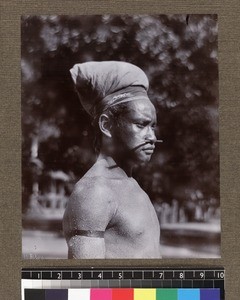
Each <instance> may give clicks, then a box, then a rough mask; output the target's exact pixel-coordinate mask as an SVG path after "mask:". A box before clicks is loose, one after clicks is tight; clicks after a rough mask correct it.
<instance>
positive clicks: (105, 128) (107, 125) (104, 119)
mask: <svg viewBox="0 0 240 300" xmlns="http://www.w3.org/2000/svg"><path fill="white" fill-rule="evenodd" d="M98 124H99V128H100V130H101V132H102V133H103V134H104V135H105V136H107V137H110V138H111V137H112V133H111V128H112V124H111V120H110V118H109V116H108V115H106V114H102V115H101V116H100V117H99V121H98Z"/></svg>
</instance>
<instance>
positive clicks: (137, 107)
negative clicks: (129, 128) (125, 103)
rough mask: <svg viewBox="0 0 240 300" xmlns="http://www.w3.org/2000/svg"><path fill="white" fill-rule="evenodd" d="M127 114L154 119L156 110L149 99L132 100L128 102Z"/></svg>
mask: <svg viewBox="0 0 240 300" xmlns="http://www.w3.org/2000/svg"><path fill="white" fill-rule="evenodd" d="M127 116H129V117H138V118H143V119H149V120H153V119H154V120H155V119H156V110H155V107H154V106H153V104H152V103H151V101H150V100H149V101H146V100H144V101H141V100H140V101H133V102H131V103H129V109H128V113H127Z"/></svg>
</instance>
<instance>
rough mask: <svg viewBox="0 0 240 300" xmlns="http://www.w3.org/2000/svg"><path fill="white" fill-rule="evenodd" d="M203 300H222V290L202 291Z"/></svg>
mask: <svg viewBox="0 0 240 300" xmlns="http://www.w3.org/2000/svg"><path fill="white" fill-rule="evenodd" d="M200 295H201V300H220V289H201V291H200Z"/></svg>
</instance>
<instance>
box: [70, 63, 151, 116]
mask: <svg viewBox="0 0 240 300" xmlns="http://www.w3.org/2000/svg"><path fill="white" fill-rule="evenodd" d="M70 73H71V76H72V79H73V81H74V83H75V86H76V90H77V92H78V96H79V98H80V101H81V103H82V105H83V107H84V109H85V110H86V111H87V112H88V113H89V114H90V115H91V116H92V117H95V116H96V115H98V114H100V113H102V112H104V111H105V110H106V109H108V108H109V107H112V106H114V105H117V104H120V103H124V102H128V101H136V100H140V99H145V100H147V101H150V100H149V98H148V95H147V90H148V87H149V83H148V79H147V76H146V74H145V73H144V72H143V71H142V70H141V69H140V68H139V67H137V66H135V65H133V64H130V63H127V62H120V61H101V62H96V61H91V62H85V63H81V64H76V65H74V66H73V68H72V69H71V70H70Z"/></svg>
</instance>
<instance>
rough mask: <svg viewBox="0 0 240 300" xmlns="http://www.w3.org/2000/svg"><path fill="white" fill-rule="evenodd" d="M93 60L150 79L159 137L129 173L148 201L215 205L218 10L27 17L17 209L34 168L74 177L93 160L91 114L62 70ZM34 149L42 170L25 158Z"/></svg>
mask: <svg viewBox="0 0 240 300" xmlns="http://www.w3.org/2000/svg"><path fill="white" fill-rule="evenodd" d="M90 60H99V61H101V60H122V61H128V62H131V63H134V64H136V65H138V66H139V67H141V68H142V69H143V70H144V71H145V72H146V74H147V76H148V78H149V81H150V91H149V95H150V98H151V99H152V101H153V102H154V104H155V106H156V109H157V114H158V127H157V135H158V137H159V138H162V139H163V140H164V143H163V144H161V145H159V146H157V147H156V151H155V154H154V156H153V159H152V161H151V163H150V164H149V165H148V166H146V167H144V172H143V170H142V169H141V168H138V169H137V170H136V172H135V176H136V177H137V178H138V180H139V182H140V183H141V185H142V187H143V188H144V189H145V190H146V191H147V192H148V194H149V195H150V198H151V199H152V200H153V201H159V202H161V201H165V202H171V201H172V199H177V200H178V201H180V202H184V201H186V200H188V199H189V200H191V197H192V196H191V195H192V191H194V190H200V191H201V193H202V194H203V197H204V199H206V201H208V200H209V201H210V199H212V198H214V199H216V200H217V202H218V203H219V152H218V60H217V19H216V15H190V16H189V17H188V22H186V15H152V16H145V15H135V16H129V15H121V16H120V15H103V16H99V15H98V16H24V17H22V131H23V188H24V189H23V192H24V195H23V208H25V207H26V205H27V203H28V198H29V195H30V193H31V184H32V180H33V177H34V176H36V175H37V174H39V172H40V173H41V172H43V173H44V172H47V171H49V170H58V169H60V170H63V171H65V172H67V173H71V174H73V175H74V177H75V179H78V178H80V177H81V176H82V175H83V174H84V173H85V172H86V170H87V169H88V168H89V167H90V166H91V164H92V163H93V162H94V159H95V154H94V152H93V147H92V142H93V134H94V133H93V130H92V128H91V120H90V118H89V116H88V115H87V113H86V112H85V111H84V110H83V109H82V108H81V105H80V103H79V101H78V98H77V95H76V94H75V92H74V88H73V83H72V81H71V78H70V74H69V69H70V68H71V67H72V66H73V65H74V64H75V63H77V62H85V61H90ZM36 145H37V155H36V153H35V156H37V158H38V159H39V160H40V161H41V163H42V165H41V166H40V165H39V164H37V163H36V162H35V163H33V162H32V161H31V157H32V156H33V152H34V151H35V152H36ZM34 147H35V148H34ZM34 149H35V150H34Z"/></svg>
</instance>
